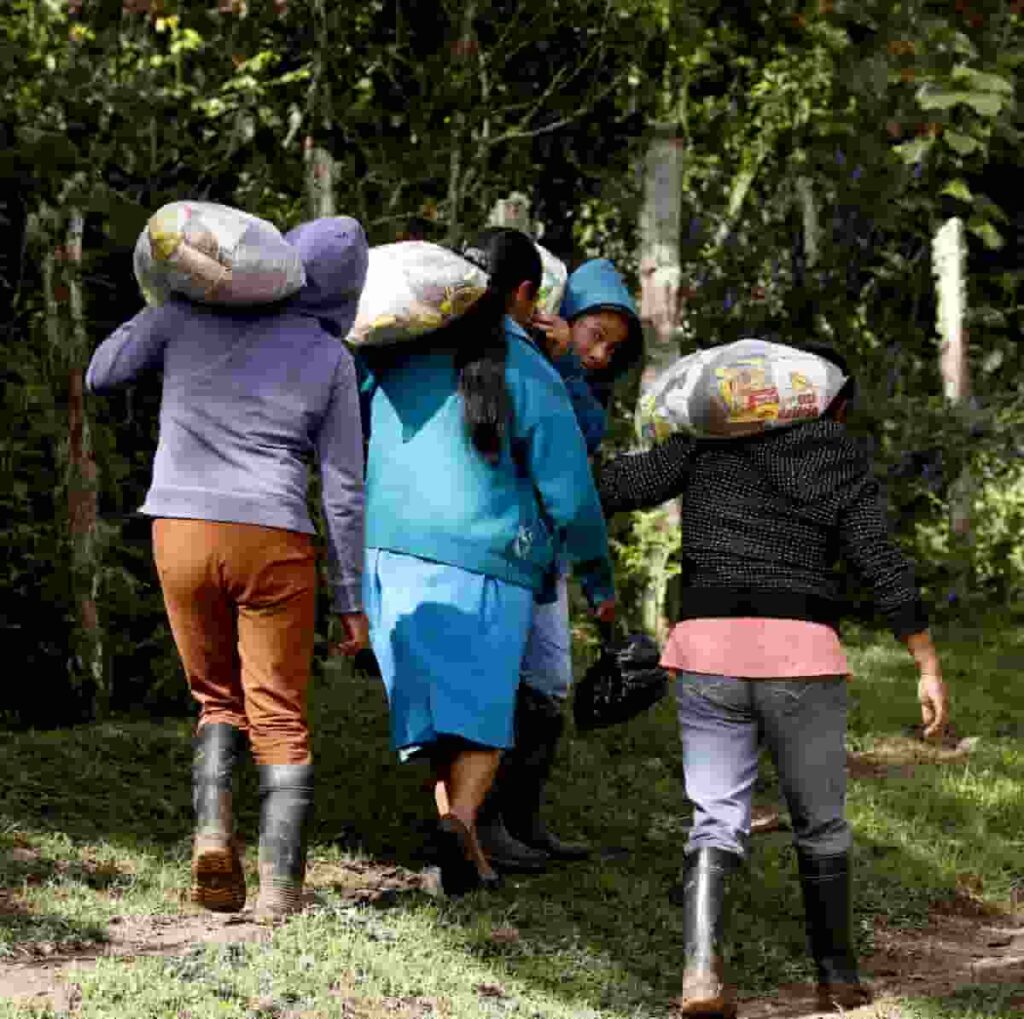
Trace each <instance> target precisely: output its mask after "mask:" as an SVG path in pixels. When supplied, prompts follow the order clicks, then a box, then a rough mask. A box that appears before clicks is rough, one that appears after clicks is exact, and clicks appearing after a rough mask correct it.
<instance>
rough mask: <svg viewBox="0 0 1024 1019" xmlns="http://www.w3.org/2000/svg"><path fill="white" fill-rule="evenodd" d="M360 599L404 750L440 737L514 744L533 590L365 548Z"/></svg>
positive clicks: (394, 737) (398, 745)
mask: <svg viewBox="0 0 1024 1019" xmlns="http://www.w3.org/2000/svg"><path fill="white" fill-rule="evenodd" d="M363 603H364V606H365V611H366V615H367V617H368V619H369V621H370V641H371V643H372V645H373V651H374V654H375V655H376V656H377V662H378V663H379V665H380V671H381V677H382V679H383V680H384V686H385V688H386V689H387V694H388V703H389V704H390V706H391V742H392V746H393V747H394V748H395V749H396V750H398V751H400V752H403V754H402V756H403V757H407V756H410V755H411V754H412V753H414V752H415V751H417V750H419V749H421V748H422V747H424V746H426V745H428V744H430V743H433V742H434V741H435V740H437V738H438V737H439V736H457V737H461V738H462V739H465V740H469V741H470V742H472V743H477V744H480V745H482V746H487V747H495V748H506V747H510V746H512V743H513V737H512V720H513V714H514V711H515V697H516V687H517V686H518V684H519V668H520V663H521V662H522V657H523V650H524V648H525V646H526V635H527V633H528V632H529V628H530V619H531V616H532V612H533V592H532V591H531V590H529V589H528V588H525V587H520V586H519V585H517V584H510V583H508V582H507V581H504V580H497V579H496V578H494V577H487V576H484V575H482V574H480V573H471V572H469V571H468V570H463V569H460V568H459V567H457V566H449V565H446V564H444V563H436V562H431V561H429V560H427V559H420V558H418V557H416V556H411V555H405V554H404V553H401V552H389V551H387V550H386V549H376V548H368V549H367V550H366V569H365V572H364V574H363Z"/></svg>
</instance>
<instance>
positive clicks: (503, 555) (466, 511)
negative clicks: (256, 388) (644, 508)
mask: <svg viewBox="0 0 1024 1019" xmlns="http://www.w3.org/2000/svg"><path fill="white" fill-rule="evenodd" d="M505 331H506V335H507V337H508V355H507V361H506V372H505V374H506V381H507V385H508V392H509V397H510V399H511V403H512V415H511V417H512V434H511V435H510V437H509V440H506V444H505V450H504V451H503V453H502V456H501V459H500V460H499V461H498V463H497V464H496V465H495V466H491V465H490V464H488V463H486V462H485V460H484V458H483V457H482V456H481V455H480V454H479V453H478V452H477V451H476V450H475V449H474V448H473V446H472V444H471V442H470V440H469V437H468V435H467V431H466V426H465V420H464V413H463V404H462V398H461V396H460V395H459V391H458V383H457V378H456V374H455V371H454V365H453V360H452V354H451V353H450V352H445V351H418V352H416V353H414V354H411V355H410V356H409V357H408V358H407V359H405V360H400V361H398V362H397V363H395V364H393V365H390V366H389V367H388V368H387V369H386V370H384V371H382V372H381V373H380V374H377V375H375V374H374V373H373V371H372V370H370V369H369V368H366V369H365V375H364V390H365V393H366V395H367V397H368V398H369V407H370V419H371V420H370V429H369V434H370V452H369V457H368V460H367V479H366V491H367V497H366V498H367V530H366V544H367V547H369V548H383V549H388V550H390V551H393V552H402V553H405V554H406V555H413V556H418V557H420V558H422V559H430V560H433V561H435V562H442V563H448V564H450V565H453V566H458V567H461V568H462V569H465V570H469V571H471V572H474V573H482V574H485V575H487V576H492V577H497V578H499V579H501V580H505V581H507V582H509V583H513V584H518V585H520V586H522V587H528V588H530V589H532V590H533V591H534V592H541V591H543V590H544V588H545V583H546V580H547V575H548V574H549V572H550V569H551V566H552V563H553V562H554V558H555V555H556V554H559V553H561V554H564V555H565V556H566V557H567V558H569V559H571V560H573V561H575V562H577V563H580V564H581V565H582V567H583V568H582V569H581V570H580V574H581V582H582V584H583V588H584V592H585V594H586V595H587V597H588V599H589V600H590V601H591V603H592V604H595V605H596V604H599V603H600V602H602V601H604V600H605V599H607V598H611V597H613V596H614V586H613V582H612V576H611V567H610V564H609V552H608V538H607V533H606V530H605V524H604V517H603V516H602V514H601V506H600V503H599V501H598V499H597V493H596V490H595V488H594V480H593V478H592V476H591V473H590V466H589V464H588V463H587V454H586V449H585V447H584V444H583V441H582V439H581V437H580V435H579V432H578V430H577V428H576V427H575V424H574V422H573V412H572V407H571V405H570V402H569V400H568V399H567V397H566V392H565V387H564V386H563V385H562V383H561V381H560V380H559V377H558V374H557V373H556V372H555V370H554V369H553V368H552V366H551V365H550V364H549V363H548V362H547V360H546V359H545V358H544V356H543V355H542V354H541V353H540V351H539V350H537V349H536V347H535V346H534V345H533V343H532V342H531V341H530V339H529V338H528V337H527V335H526V333H525V332H523V330H522V329H521V328H520V327H519V326H518V325H516V324H515V323H514V322H513V321H512V320H511V319H506V321H505Z"/></svg>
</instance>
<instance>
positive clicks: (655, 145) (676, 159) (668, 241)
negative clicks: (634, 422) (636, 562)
mask: <svg viewBox="0 0 1024 1019" xmlns="http://www.w3.org/2000/svg"><path fill="white" fill-rule="evenodd" d="M682 180H683V147H682V140H681V139H680V138H679V137H677V136H676V135H675V134H674V133H669V132H666V131H665V130H662V131H660V132H659V133H658V134H657V135H656V136H655V138H654V140H653V141H652V142H651V145H650V148H649V149H648V151H647V160H646V165H645V175H644V204H643V209H642V212H641V219H640V320H641V322H642V323H643V327H644V339H645V346H646V361H645V363H644V371H643V375H642V378H641V383H640V386H641V394H643V393H645V392H646V390H647V389H648V388H649V387H650V385H651V384H652V383H653V382H654V380H655V379H656V378H657V377H658V376H659V375H660V374H661V372H662V371H664V369H665V368H667V367H668V366H669V365H670V364H671V363H672V362H673V361H675V360H676V359H677V358H678V357H679V353H680V351H679V314H680V303H679V297H680V288H681V282H682V271H681V267H680V260H679V242H680V237H681V229H682ZM663 512H664V514H665V520H664V528H663V531H662V533H663V534H664V537H665V540H664V542H662V543H660V544H659V545H658V549H657V551H656V552H655V553H654V554H653V555H652V561H651V564H650V572H649V576H648V581H647V585H646V588H645V590H644V592H643V594H642V595H641V599H640V605H639V606H638V608H639V615H640V618H641V620H642V622H643V627H644V629H645V630H646V631H647V632H648V633H653V634H657V635H658V636H659V637H660V636H664V634H665V632H666V630H667V627H668V620H667V619H666V618H665V593H666V586H667V581H668V575H667V567H668V560H669V556H670V555H671V551H672V547H673V544H674V543H675V542H676V541H678V535H679V523H680V518H679V502H678V500H674V501H673V502H671V503H669V504H668V505H667V506H666V507H665V509H664V510H663Z"/></svg>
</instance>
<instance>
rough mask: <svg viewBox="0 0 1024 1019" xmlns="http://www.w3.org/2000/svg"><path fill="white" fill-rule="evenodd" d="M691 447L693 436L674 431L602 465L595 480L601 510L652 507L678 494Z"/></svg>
mask: <svg viewBox="0 0 1024 1019" xmlns="http://www.w3.org/2000/svg"><path fill="white" fill-rule="evenodd" d="M694 448H695V440H694V439H692V438H690V437H689V436H687V435H681V434H677V435H672V436H670V437H669V438H668V439H666V440H665V441H664V442H660V443H658V445H657V446H655V447H654V448H653V449H650V450H648V451H647V452H646V453H624V454H623V455H622V456H618V457H616V458H615V459H614V460H609V461H608V462H607V463H605V464H603V465H602V466H601V467H599V468H598V470H597V472H596V478H595V480H596V481H597V491H598V494H599V495H600V497H601V505H602V506H603V507H604V512H605V513H606V514H607V515H608V516H611V515H612V514H613V513H621V512H623V511H625V510H638V509H653V508H654V507H656V506H660V505H662V503H665V502H667V501H668V500H669V499H674V498H675V497H676V496H677V495H680V494H681V493H682V490H683V481H684V478H685V476H686V469H687V467H688V466H689V463H690V458H691V457H692V455H693V451H694Z"/></svg>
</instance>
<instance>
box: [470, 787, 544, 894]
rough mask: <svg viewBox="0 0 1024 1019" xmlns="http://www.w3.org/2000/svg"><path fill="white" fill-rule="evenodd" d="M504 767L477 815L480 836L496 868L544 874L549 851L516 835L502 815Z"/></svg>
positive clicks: (507, 871) (478, 836) (477, 834)
mask: <svg viewBox="0 0 1024 1019" xmlns="http://www.w3.org/2000/svg"><path fill="white" fill-rule="evenodd" d="M506 778H507V776H506V775H505V774H503V770H501V769H500V770H499V772H498V776H497V778H495V781H494V785H493V786H492V787H491V791H490V792H489V793H488V794H487V798H486V799H485V800H484V802H483V805H482V806H481V807H480V810H479V812H478V813H477V818H476V837H477V840H478V841H479V843H480V847H481V848H482V849H483V851H484V854H485V855H486V856H487V859H488V860H489V861H490V863H491V866H492V867H494V868H495V870H500V871H502V872H503V873H506V874H541V873H543V872H544V871H545V870H547V867H548V854H547V853H545V852H544V851H543V850H541V849H533V848H532V847H530V846H528V845H525V844H524V843H522V842H520V841H519V840H518V839H517V838H514V837H513V836H512V835H511V834H510V833H509V830H508V829H507V828H506V827H505V821H504V818H503V817H502V810H501V805H502V796H503V793H504V790H505V785H506V783H505V779H506Z"/></svg>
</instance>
